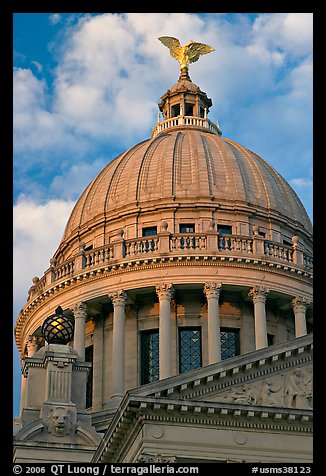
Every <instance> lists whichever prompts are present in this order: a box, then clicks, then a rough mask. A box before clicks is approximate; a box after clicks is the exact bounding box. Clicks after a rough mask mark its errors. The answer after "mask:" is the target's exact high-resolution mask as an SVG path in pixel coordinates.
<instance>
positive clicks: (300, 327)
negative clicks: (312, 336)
mask: <svg viewBox="0 0 326 476" xmlns="http://www.w3.org/2000/svg"><path fill="white" fill-rule="evenodd" d="M307 305H308V303H307V301H306V300H305V299H304V298H302V297H298V296H297V297H295V298H293V299H292V306H293V312H294V319H295V337H301V336H305V335H307V323H306V310H307Z"/></svg>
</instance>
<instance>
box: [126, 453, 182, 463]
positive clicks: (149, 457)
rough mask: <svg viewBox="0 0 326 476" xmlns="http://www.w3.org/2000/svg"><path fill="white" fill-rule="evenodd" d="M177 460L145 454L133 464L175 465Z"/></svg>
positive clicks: (173, 457) (172, 457) (171, 457)
mask: <svg viewBox="0 0 326 476" xmlns="http://www.w3.org/2000/svg"><path fill="white" fill-rule="evenodd" d="M176 460H177V458H176V456H162V455H158V454H154V455H153V454H147V453H142V454H141V455H140V456H138V458H137V459H136V461H135V463H145V464H147V463H175V462H176Z"/></svg>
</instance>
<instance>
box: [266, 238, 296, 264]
mask: <svg viewBox="0 0 326 476" xmlns="http://www.w3.org/2000/svg"><path fill="white" fill-rule="evenodd" d="M264 251H265V255H266V256H267V257H270V258H276V259H279V260H282V261H288V262H289V263H292V262H293V248H292V246H290V245H284V244H282V243H275V242H273V241H267V240H266V241H265V242H264Z"/></svg>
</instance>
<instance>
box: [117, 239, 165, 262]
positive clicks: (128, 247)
mask: <svg viewBox="0 0 326 476" xmlns="http://www.w3.org/2000/svg"><path fill="white" fill-rule="evenodd" d="M124 245H125V246H124V248H125V256H126V257H130V256H137V255H140V254H147V253H155V252H157V251H159V238H158V236H148V237H143V238H134V239H132V240H125V242H124Z"/></svg>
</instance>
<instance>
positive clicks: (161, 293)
mask: <svg viewBox="0 0 326 476" xmlns="http://www.w3.org/2000/svg"><path fill="white" fill-rule="evenodd" d="M155 289H156V294H157V296H158V298H159V300H161V299H167V300H169V301H171V299H172V296H173V295H174V287H173V284H172V283H163V284H157V285H156V288H155Z"/></svg>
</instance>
